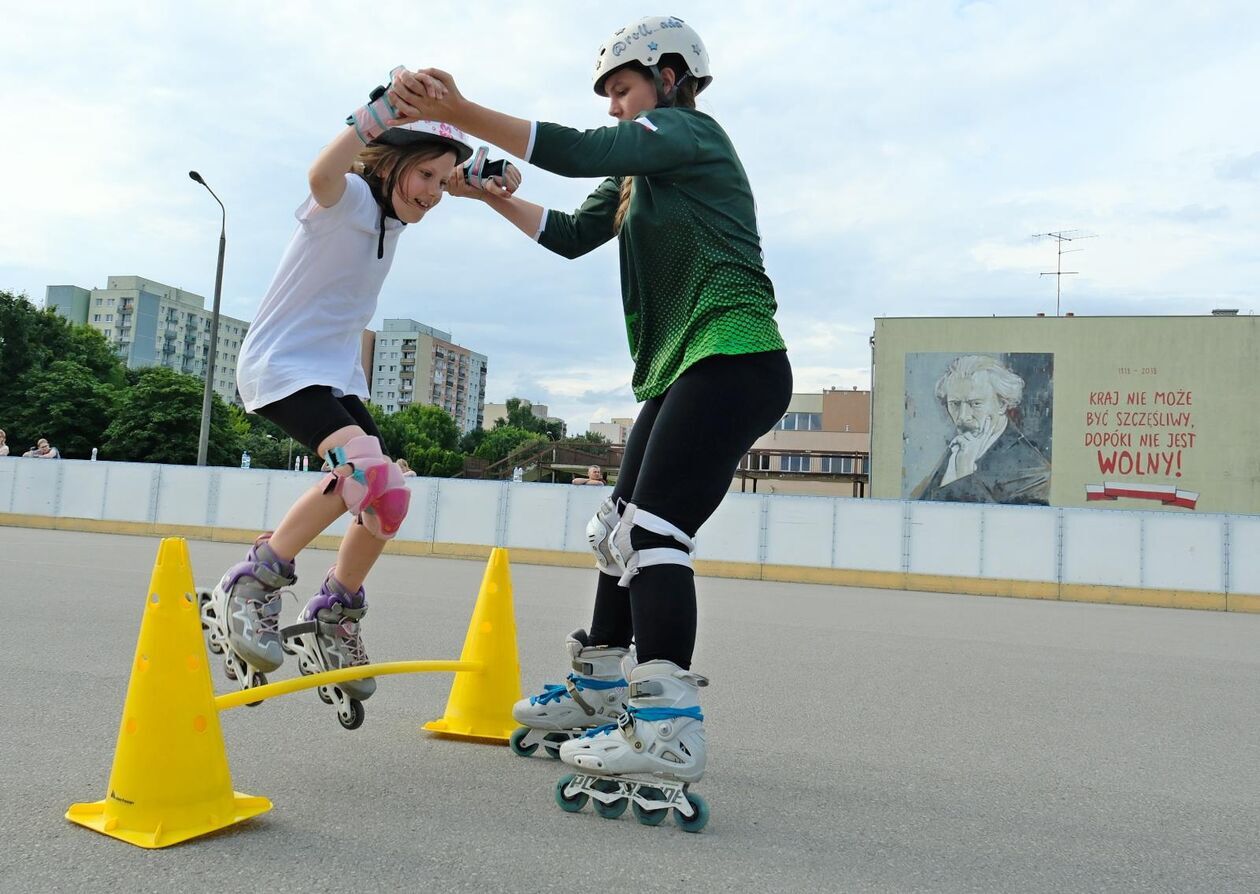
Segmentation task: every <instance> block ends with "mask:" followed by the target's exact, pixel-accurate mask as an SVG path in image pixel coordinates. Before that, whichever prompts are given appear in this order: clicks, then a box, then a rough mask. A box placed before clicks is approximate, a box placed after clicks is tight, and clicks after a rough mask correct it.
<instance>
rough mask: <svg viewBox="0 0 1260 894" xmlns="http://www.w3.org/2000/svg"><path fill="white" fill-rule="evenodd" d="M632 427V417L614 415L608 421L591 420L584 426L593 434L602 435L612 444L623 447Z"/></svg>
mask: <svg viewBox="0 0 1260 894" xmlns="http://www.w3.org/2000/svg"><path fill="white" fill-rule="evenodd" d="M632 427H634V420H633V419H627V418H624V417H619V416H614V417H613V418H612V421H610V422H592V423H591V424H590V425H588V426H587V427H586V428H587V430H588V431H590V432H591V433H593V434H597V435H603V436H604V437H605V438H607V439H608V443H609V444H611V445H612V446H614V447H624V446H625V444H626V440H627V439H628V438H629V437H630V429H631V428H632Z"/></svg>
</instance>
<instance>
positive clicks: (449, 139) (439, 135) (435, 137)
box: [372, 121, 473, 165]
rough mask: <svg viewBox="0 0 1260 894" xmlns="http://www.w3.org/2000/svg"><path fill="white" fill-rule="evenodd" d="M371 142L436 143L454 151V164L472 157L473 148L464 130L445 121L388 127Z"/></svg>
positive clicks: (399, 143) (393, 144)
mask: <svg viewBox="0 0 1260 894" xmlns="http://www.w3.org/2000/svg"><path fill="white" fill-rule="evenodd" d="M372 142H374V143H385V144H386V145H389V146H411V145H414V144H416V143H436V144H438V145H441V146H446V147H447V148H449V149H451V150H452V151H454V153H455V164H457V165H462V164H463V163H464V162H466V161H468V159H470V158H472V154H473V149H472V146H470V145H468V138H467V137H465V136H464V132H463V131H462V130H460V129H459V128H458V127H456V126H455V125H454V124H447V123H446V122H445V121H412V122H411V123H410V124H399V125H396V126H394V127H391V128H388V129H387V130H386V131H385V132H384V133H382V134H381V135H380V136H379V137H377V138H376V139H375V140H373V141H372Z"/></svg>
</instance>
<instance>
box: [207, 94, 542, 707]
mask: <svg viewBox="0 0 1260 894" xmlns="http://www.w3.org/2000/svg"><path fill="white" fill-rule="evenodd" d="M399 71H400V69H395V72H394V73H395V74H396V73H397V72H399ZM424 83H425V85H426V88H427V89H429V90H431V91H433V95H434V96H438V95H440V94H441V93H442V92H444V90H445V88H444V87H443V86H442V85H441V83H440V82H437V81H434V80H432V79H429V78H428V77H427V76H425V79H424ZM392 86H393V84H392V82H391V87H392ZM390 97H391V93H390V92H387V91H386V90H385V88H383V87H378V88H377V89H376V90H375V91H373V93H372V96H371V101H370V102H369V104H368V105H366V106H364V107H363V108H361V109H359V110H358V111H357V112H355V113H354V114H353V115H351V116H350V117H349V118H347V119H346V123H347V124H348V125H349V126H348V127H346V128H345V129H344V130H342V131H341V133H339V134H338V135H337V136H336V138H334V139H333V141H332V142H331V143H330V144H329V145H328V146H327V147H325V148H324V150H323V151H322V152H321V153H320V154H319V156H318V157H317V158H316V159H315V163H314V164H313V165H312V166H311V169H310V174H309V181H310V195H309V196H308V197H307V199H306V200H305V201H304V202H303V203H302V205H301V206H300V207H299V208H298V210H297V213H296V216H297V219H298V227H297V231H296V232H295V233H294V234H293V238H292V240H290V242H289V246H288V248H287V249H286V250H285V253H284V257H283V259H282V260H281V262H280V268H279V269H278V270H277V271H276V274H275V277H274V279H273V280H272V283H271V286H270V288H268V290H267V293H266V295H265V296H263V300H262V304H261V306H260V307H259V309H258V315H257V317H256V318H255V320H254V323H253V325H252V326H251V327H250V329H249V333H248V334H247V335H246V337H245V341H244V344H243V345H242V346H241V351H240V356H239V359H238V364H237V385H238V388H239V390H240V393H241V398H242V399H243V401H244V403H245V409H246V410H248V411H250V412H253V413H258V414H259V415H261V416H263V417H265V418H267V419H270V420H271V421H272V422H275V423H276V424H277V425H279V426H280V427H281V428H282V429H284V430H285V431H286V432H287V433H288V434H289V435H291V436H292V437H293V438H294V439H295V440H297V441H299V442H300V443H302V444H305V445H306V446H307V447H308V448H310V449H311V450H313V451H315V452H316V453H318V455H320V456H323V457H325V458H326V459H327V461H328V465H329V466H330V467H331V468H332V472H330V473H329V474H328V475H326V476H325V477H324V478H323V479H322V480H321V481H320V483H319V484H317V485H316V486H315V487H313V488H311V489H310V490H309V491H307V492H306V493H305V494H303V495H302V496H301V497H299V498H298V500H297V502H296V503H294V504H293V506H292V508H291V509H289V511H288V513H287V514H286V515H285V517H284V519H283V520H282V521H281V522H280V524H279V525H278V526H277V527H276V530H275V531H273V532H271V533H267V534H263V535H262V536H261V537H259V538H258V540H257V541H255V543H254V545H253V547H252V548H251V549H250V551H249V554H248V555H247V556H246V558H245V560H244V561H242V562H240V563H238V564H236V565H234V566H233V567H232V568H231V569H229V570H228V572H227V573H226V574H225V575H224V576H223V579H222V580H221V581H220V582H219V584H218V585H217V586H216V587H215V589H214V591H213V593H212V594H206V595H205V596H204V597H203V602H202V619H203V622H204V625H205V627H206V629H207V631H208V634H209V637H210V644H211V648H212V649H213V650H214V651H216V652H222V653H223V654H224V662H225V668H226V671H227V675H228V676H229V677H230V678H232V679H235V680H236V681H237V682H238V683H239V684H240V685H241V687H242V688H248V687H251V686H257V685H261V684H262V683H264V682H266V678H265V677H264V676H263V675H264V674H265V673H267V672H269V671H272V670H275V669H276V668H278V667H279V666H280V664H281V663H282V661H283V660H284V653H286V652H288V653H290V654H296V655H297V656H298V660H299V669H300V670H301V671H302V673H314V672H318V671H322V670H333V669H336V668H341V667H351V666H357V665H361V664H366V663H367V654H366V652H365V650H364V647H363V640H362V636H361V634H360V629H359V622H360V620H361V619H362V617H363V615H364V614H365V613H366V611H367V600H366V598H365V596H364V590H363V581H364V578H366V577H367V574H368V571H369V570H370V569H371V568H372V565H373V564H374V563H375V562H376V560H377V558H378V557H379V556H380V554H381V551H382V550H383V549H384V547H385V543H386V542H387V541H388V540H389V539H390V538H392V537H393V536H394V535H395V534H397V532H398V529H399V527H400V526H401V524H402V522H403V518H404V517H405V516H406V514H407V508H408V503H409V497H410V494H409V492H408V490H407V485H406V483H405V482H404V480H403V476H402V472H401V470H400V469H399V468H398V466H397V465H395V464H394V463H393V462H392V461H391V460H390V458H389V457H387V456H386V455H385V453H384V450H383V448H382V443H381V439H380V432H379V431H378V430H377V428H376V425H375V424H374V423H373V421H372V417H371V415H370V414H369V413H368V411H367V408H366V407H365V406H364V404H363V400H364V399H366V398H367V397H368V388H367V379H366V377H365V376H364V373H363V365H362V360H361V357H360V334H361V333H362V332H363V330H364V329H365V328H367V326H368V324H369V322H370V321H371V319H372V317H373V316H374V315H375V313H376V302H377V297H378V295H379V294H380V290H381V286H382V284H383V283H384V280H385V275H386V273H388V272H389V267H390V264H391V262H392V261H393V258H394V249H395V247H396V245H397V242H398V236H399V234H400V233H401V232H402V230H403V227H404V226H405V225H407V224H414V223H418V222H419V221H420V220H421V219H423V218H424V216H425V215H426V214H427V213H428V212H429V211H430V210H431V209H432V208H433V206H434V205H436V204H437V203H438V202H439V201H440V200H441V198H442V193H443V190H444V189H445V187H446V184H447V181H448V180H449V178H450V177H451V176H452V175H453V174H454V172H455V170H456V167H457V166H458V165H463V164H464V163H465V162H467V161H468V160H469V159H470V158H471V157H472V156H473V154H474V153H473V150H472V148H471V147H470V146H469V145H468V144H467V142H466V141H465V139H464V135H463V134H462V133H461V132H460V131H459V129H458V128H454V127H451V126H450V125H447V124H441V123H438V122H434V121H420V120H415V119H404V118H402V117H400V116H399V115H398V113H397V112H396V111H395V108H394V106H393V105H392V104H391V102H390ZM463 173H464V176H465V179H469V178H470V177H471V179H472V180H473V181H474V183H475V184H477V185H480V186H481V187H482V188H483V189H486V190H488V191H491V192H494V193H495V194H501V195H509V194H510V193H512V192H513V191H515V189H516V187H517V186H518V185H519V184H520V174H519V172H518V171H517V170H516V168H515V167H513V166H511V165H508V164H506V163H505V162H493V163H490V162H487V161H486V153H485V148H484V147H483V148H482V149H479V150H478V151H477V153H476V158H475V159H474V160H473V162H472V164H471V165H469V166H468V167H467V168H465V169H464V172H463ZM347 510H348V511H349V512H350V513H351V514H352V515H353V516H354V517H355V524H353V525H352V526H351V527H350V530H349V531H348V532H347V533H346V536H345V537H344V539H343V540H342V541H341V548H340V549H339V550H338V552H337V563H336V565H334V566H333V568H332V569H331V570H330V571H329V572H328V574H327V576H326V577H325V578H324V580H323V583H322V584H321V586H320V587H319V592H318V593H317V594H316V595H315V596H314V597H313V598H312V599H311V600H310V601H309V602H308V603H307V604H306V607H305V608H304V609H303V610H302V613H301V615H300V617H299V622H298V623H297V624H296V625H293V626H292V627H287V628H285V629H284V630H283V631H281V630H280V627H279V616H280V591H281V588H282V587H286V586H291V585H292V584H293V583H295V582H296V580H297V576H296V574H295V571H294V559H295V557H296V556H297V554H298V553H299V552H300V551H301V550H302V549H303V548H305V547H306V546H307V545H308V544H309V543H310V542H311V541H312V540H314V539H315V537H316V536H318V535H319V534H320V533H321V532H322V531H323V530H324V529H325V528H327V527H328V526H329V525H330V524H332V523H333V521H335V520H336V519H337V518H338V517H339V516H340V515H341V514H342V513H344V512H346V511H347ZM375 689H376V682H375V680H372V679H364V680H354V681H347V682H344V683H340V684H337V685H336V686H328V687H320V697H321V698H322V699H323V700H324V701H326V702H330V703H335V704H336V706H337V712H338V717H339V719H340V720H341V722H342V724H343V725H344V726H346V727H347V728H350V729H353V728H354V727H356V726H358V725H359V724H360V723H361V722H362V720H363V707H362V705H361V704H360V703H361V701H362V700H363V699H366V698H368V697H369V696H370V695H372V693H373V692H374V691H375Z"/></svg>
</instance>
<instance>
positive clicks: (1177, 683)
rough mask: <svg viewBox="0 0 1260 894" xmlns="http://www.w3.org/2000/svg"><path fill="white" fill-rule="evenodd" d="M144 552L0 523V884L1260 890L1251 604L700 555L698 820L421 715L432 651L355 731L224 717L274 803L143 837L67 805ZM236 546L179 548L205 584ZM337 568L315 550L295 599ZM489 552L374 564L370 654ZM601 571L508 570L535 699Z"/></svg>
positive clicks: (95, 782)
mask: <svg viewBox="0 0 1260 894" xmlns="http://www.w3.org/2000/svg"><path fill="white" fill-rule="evenodd" d="M156 549H157V540H155V539H150V538H141V537H123V536H111V535H100V534H81V533H71V532H56V531H36V530H27V529H20V528H0V580H3V582H4V587H3V595H2V596H0V598H2V599H3V601H4V608H5V612H4V617H5V619H6V622H7V624H8V625H9V627H8V629H9V635H10V639H9V646H8V647H7V648H6V649H4V650H3V652H0V673H2V678H3V680H4V681H5V692H4V699H3V703H4V715H5V722H4V723H3V724H0V729H2V732H0V766H3V768H4V769H3V780H4V783H3V792H4V797H3V798H0V889H2V890H4V891H21V892H45V891H70V890H72V891H116V892H127V894H131V892H145V891H155V892H156V891H162V892H168V891H203V890H204V891H261V890H266V891H270V892H289V891H293V892H297V891H312V890H342V889H345V890H354V891H388V890H400V889H408V890H426V891H427V890H432V891H444V892H445V891H450V892H458V891H476V892H493V891H528V892H534V891H588V890H619V891H633V892H650V891H670V892H679V894H691V892H707V891H721V892H732V891H844V892H864V891H888V892H893V891H897V892H901V891H933V892H952V891H960V892H961V891H966V892H987V891H993V892H1026V891H1027V892H1033V891H1054V892H1064V891H1109V892H1111V891H1134V892H1138V891H1140V892H1155V891H1210V892H1231V891H1238V892H1244V891H1246V892H1255V891H1260V844H1258V842H1260V838H1258V837H1257V834H1258V833H1257V830H1258V829H1260V719H1258V718H1260V616H1254V615H1251V616H1249V615H1236V614H1235V615H1224V614H1216V613H1209V612H1192V611H1176V610H1168V609H1148V608H1133V607H1121V606H1103V605H1080V604H1069V603H1055V602H1040V601H1032V600H1012V599H996V598H983V597H969V596H952V595H944V594H914V593H900V592H890V591H877V590H861V589H845V588H838V587H827V586H806V585H793V584H777V583H761V582H753V581H724V580H714V579H701V580H700V581H699V591H700V611H701V634H700V643H699V647H698V650H697V654H696V660H695V668H696V670H698V671H700V672H702V673H705V674H707V675H709V676H710V677H711V679H712V685H711V686H710V687H709V688H708V689H707V690H705V692H704V711H705V715H706V728H707V730H708V736H709V742H710V747H711V759H710V762H709V771H708V774H707V775H706V777H705V779H704V780H703V781H702V782H701V783H699V784H698V785H697V786H696V787H695V790H696V791H698V792H701V793H702V794H704V796H705V797H706V798H707V799H708V801H709V804H710V806H711V808H712V819H711V820H710V823H709V826H708V828H707V829H706V830H705V831H704V832H703V833H701V834H699V835H692V834H686V833H684V832H682V831H681V830H679V829H678V828H676V827H675V826H674V824H673V823H672V822H668V823H666V824H665V825H662V826H660V827H657V828H651V827H646V826H641V825H639V824H638V823H637V822H635V821H634V819H633V817H632V815H631V813H629V812H627V813H626V814H625V815H624V816H623V817H622V818H620V819H618V820H605V819H601V818H600V817H598V816H596V815H595V814H594V813H593V812H592V811H591V810H590V808H589V807H588V808H587V809H586V810H584V811H583V812H582V813H579V814H567V813H564V812H562V811H561V810H560V809H559V808H558V807H557V806H556V805H555V803H554V802H553V798H552V788H553V786H554V783H555V781H556V779H557V778H558V777H559V775H560V774H561V772H562V769H561V767H560V765H559V764H557V763H556V762H553V761H550V760H547V759H543V758H539V757H535V758H531V759H528V760H526V759H522V758H519V757H516V756H514V755H513V754H511V752H509V751H508V749H507V748H504V747H494V746H489V745H477V744H469V743H462V742H455V741H449V740H442V739H438V738H434V737H432V736H430V735H429V734H427V733H424V732H422V731H420V729H419V726H420V724H422V723H423V722H425V721H427V720H430V719H433V718H434V717H437V716H439V715H440V714H441V713H442V709H443V707H444V706H445V702H446V695H447V691H448V688H449V685H450V677H449V675H422V676H404V677H389V678H386V679H383V680H381V681H380V688H379V690H378V692H377V694H376V696H375V697H373V698H372V699H371V700H370V701H369V702H368V703H367V705H366V707H367V722H366V724H365V725H364V726H363V728H362V729H359V730H357V731H355V732H346V731H344V730H342V729H341V728H340V727H339V726H338V724H337V722H336V719H335V717H334V715H333V712H332V711H331V709H329V708H326V707H324V706H323V705H322V704H320V703H319V701H318V699H317V698H316V696H315V695H314V693H313V692H302V693H298V694H296V695H291V696H287V697H285V698H281V699H276V700H274V701H269V702H267V703H266V704H264V705H263V706H261V707H258V708H255V709H237V710H232V711H228V712H226V713H224V714H223V715H222V716H223V728H224V736H225V738H226V741H227V747H228V754H229V758H230V761H231V767H232V775H233V782H234V784H235V786H236V788H237V789H239V790H240V791H243V792H248V793H250V794H258V795H266V796H267V797H269V798H271V799H272V801H274V803H275V807H274V809H273V810H272V811H271V812H269V813H267V814H264V815H263V816H261V817H259V818H257V819H253V820H250V821H248V822H246V823H244V824H242V825H239V826H236V827H234V828H232V829H230V830H228V831H225V832H221V833H218V834H215V835H212V836H209V837H206V838H202V839H199V840H194V841H191V842H188V843H185V844H182V845H178V846H175V847H173V848H169V849H166V850H161V851H144V850H141V849H139V848H135V847H132V846H130V845H126V844H123V843H121V842H119V841H115V840H114V839H111V838H108V837H105V836H102V835H98V834H96V833H93V832H91V831H88V830H86V829H83V828H80V827H79V826H76V825H73V824H71V823H69V822H67V821H66V820H65V819H64V818H63V814H64V813H65V810H66V808H67V807H68V806H69V804H70V803H71V802H75V801H91V800H97V799H99V798H101V797H103V796H104V794H105V785H106V781H107V778H108V775H109V769H110V764H111V760H112V756H113V751H114V743H115V739H116V737H117V734H118V725H119V718H120V713H121V710H122V702H123V696H124V693H125V690H126V685H127V675H128V672H129V669H130V663H131V658H132V654H133V651H134V649H135V643H136V635H137V632H138V630H139V620H140V613H141V610H142V605H143V600H144V598H145V588H146V585H147V582H148V578H149V574H150V571H151V568H152V563H153V559H154V557H155V555H156ZM242 549H243V547H241V546H239V545H235V544H216V543H204V542H193V543H191V544H190V550H191V553H192V559H193V563H194V570H195V571H196V572H197V579H198V581H199V582H212V581H213V580H214V579H215V578H216V577H217V576H218V575H219V574H220V573H221V572H222V570H223V569H224V568H225V567H227V566H228V565H229V564H231V563H233V562H235V561H237V560H238V558H239V556H240V554H241V552H242ZM331 562H332V555H331V554H329V553H320V554H310V555H304V556H302V557H301V558H300V560H299V574H300V575H301V576H302V582H301V584H299V587H301V588H302V589H301V593H302V595H303V596H305V595H306V589H307V586H306V585H307V584H310V583H311V582H313V581H316V580H317V579H318V578H319V576H320V575H321V574H322V573H323V571H324V569H326V568H327V567H328V566H329V565H330V564H331ZM482 571H483V565H482V564H481V563H478V562H468V561H458V560H444V559H422V558H409V557H393V556H386V557H384V558H383V559H382V560H381V562H380V564H379V565H378V567H377V569H376V570H375V571H374V573H373V577H372V579H371V580H370V582H369V590H370V598H371V606H372V608H371V612H370V613H369V615H368V617H367V619H366V622H365V628H364V629H365V638H366V641H367V645H368V649H369V652H370V654H371V655H372V657H373V659H374V660H377V661H385V660H395V659H411V658H446V657H450V658H453V657H457V655H458V652H459V649H460V646H461V644H462V642H463V637H464V633H465V629H466V626H467V623H468V618H469V614H470V612H471V609H472V604H473V601H474V599H475V597H476V593H477V588H478V584H479V582H480V579H481V574H482ZM593 577H594V572H593V571H591V572H584V571H578V570H573V569H561V568H543V567H532V566H526V565H518V566H514V567H513V582H514V590H515V601H516V612H517V622H518V632H519V643H520V653H521V665H522V675H523V680H522V682H523V684H524V687H525V691H526V692H527V693H528V692H531V691H534V690H536V689H537V688H539V687H540V686H541V684H542V683H543V682H544V681H557V680H559V679H561V678H562V677H563V674H564V672H565V670H566V668H565V665H564V647H563V639H564V635H565V634H566V633H567V632H568V631H570V630H571V629H573V628H575V627H578V626H584V625H585V624H586V623H587V621H588V620H589V603H590V593H591V588H592V586H593V583H594V581H593ZM297 610H298V605H297V603H296V602H292V603H288V604H286V609H285V620H286V622H287V621H288V620H289V619H290V618H291V617H292V616H293V615H296V612H297ZM292 673H296V671H295V670H294V669H293V668H290V667H286V668H284V669H282V670H281V671H280V672H278V673H277V674H276V675H273V678H279V677H283V676H286V675H289V674H292ZM215 675H216V685H217V686H218V687H219V688H220V691H226V689H227V684H226V682H225V680H224V678H223V677H222V672H221V670H220V669H219V666H218V664H217V663H216V664H215Z"/></svg>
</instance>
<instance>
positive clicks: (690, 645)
mask: <svg viewBox="0 0 1260 894" xmlns="http://www.w3.org/2000/svg"><path fill="white" fill-rule="evenodd" d="M791 397H792V368H791V366H790V365H789V363H788V359H787V352H786V351H768V352H765V353H758V354H736V355H725V354H723V355H718V356H713V357H707V358H705V359H704V360H701V361H699V362H698V363H696V364H694V365H693V366H691V367H690V368H688V369H687V371H686V372H684V373H683V374H682V375H681V376H679V377H678V379H677V381H675V382H674V384H673V385H671V386H670V388H669V390H668V391H666V392H665V393H664V394H662V395H660V396H659V397H654V398H652V399H651V400H649V401H647V402H646V403H644V404H643V408H642V410H641V411H640V412H639V418H638V419H636V420H635V423H634V427H633V428H632V429H631V430H630V438H629V441H628V442H627V444H626V452H625V457H624V459H623V460H622V463H621V470H620V473H619V474H618V477H617V486H616V487H615V488H613V493H612V496H613V499H614V500H618V499H620V500H624V501H625V502H628V503H633V504H634V505H635V506H637V507H639V508H640V509H642V510H644V511H646V512H650V513H652V514H653V515H656V516H659V517H660V518H663V519H665V520H666V521H668V522H670V523H671V524H673V525H675V526H676V527H678V528H681V529H682V530H683V531H684V532H686V534H687V536H689V537H693V538H694V537H695V535H696V531H698V530H699V529H700V526H701V525H702V524H704V522H705V521H706V520H707V519H708V518H709V516H710V515H712V514H713V512H714V510H716V509H717V507H718V505H719V504H720V503H721V502H722V498H723V497H725V496H726V493H727V491H728V490H729V489H730V486H731V479H732V478H733V477H734V475H735V468H736V466H737V465H738V464H739V460H740V458H741V457H743V455H744V454H745V453H747V452H748V449H749V448H750V447H751V446H752V445H753V442H754V441H756V440H757V438H759V437H761V436H762V435H764V434H765V433H766V432H768V431H769V430H770V429H771V428H772V427H773V426H774V424H775V423H776V422H778V421H779V419H780V418H782V416H783V413H784V411H785V410H786V409H787V405H788V401H789V400H790V399H791ZM631 544H632V546H633V547H634V548H635V549H646V548H653V547H665V548H675V549H682V548H683V547H682V545H681V544H680V543H678V541H676V540H675V539H674V538H673V537H670V536H668V535H659V534H653V533H651V532H649V531H646V530H644V529H642V528H639V527H636V528H634V530H633V531H632V532H631ZM590 637H591V639H590V641H591V643H593V644H599V645H607V646H620V647H628V646H629V645H630V641H631V639H633V640H634V642H635V647H636V651H637V652H638V659H639V661H640V662H644V661H652V660H654V659H658V658H663V659H668V660H669V661H672V662H674V663H675V664H677V665H678V666H679V667H683V668H689V667H691V653H692V651H693V650H694V648H695V643H696V586H695V575H694V574H693V573H692V570H691V569H690V568H687V567H686V566H684V565H674V564H667V565H651V566H649V567H646V568H642V569H641V570H640V571H639V573H638V574H637V575H635V576H634V577H633V578H632V579H631V581H630V586H629V588H628V589H627V588H624V587H620V586H618V584H617V578H616V577H613V576H612V575H608V574H602V573H601V574H600V575H599V583H598V585H597V587H596V590H595V612H594V617H593V618H592V620H591V630H590Z"/></svg>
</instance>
